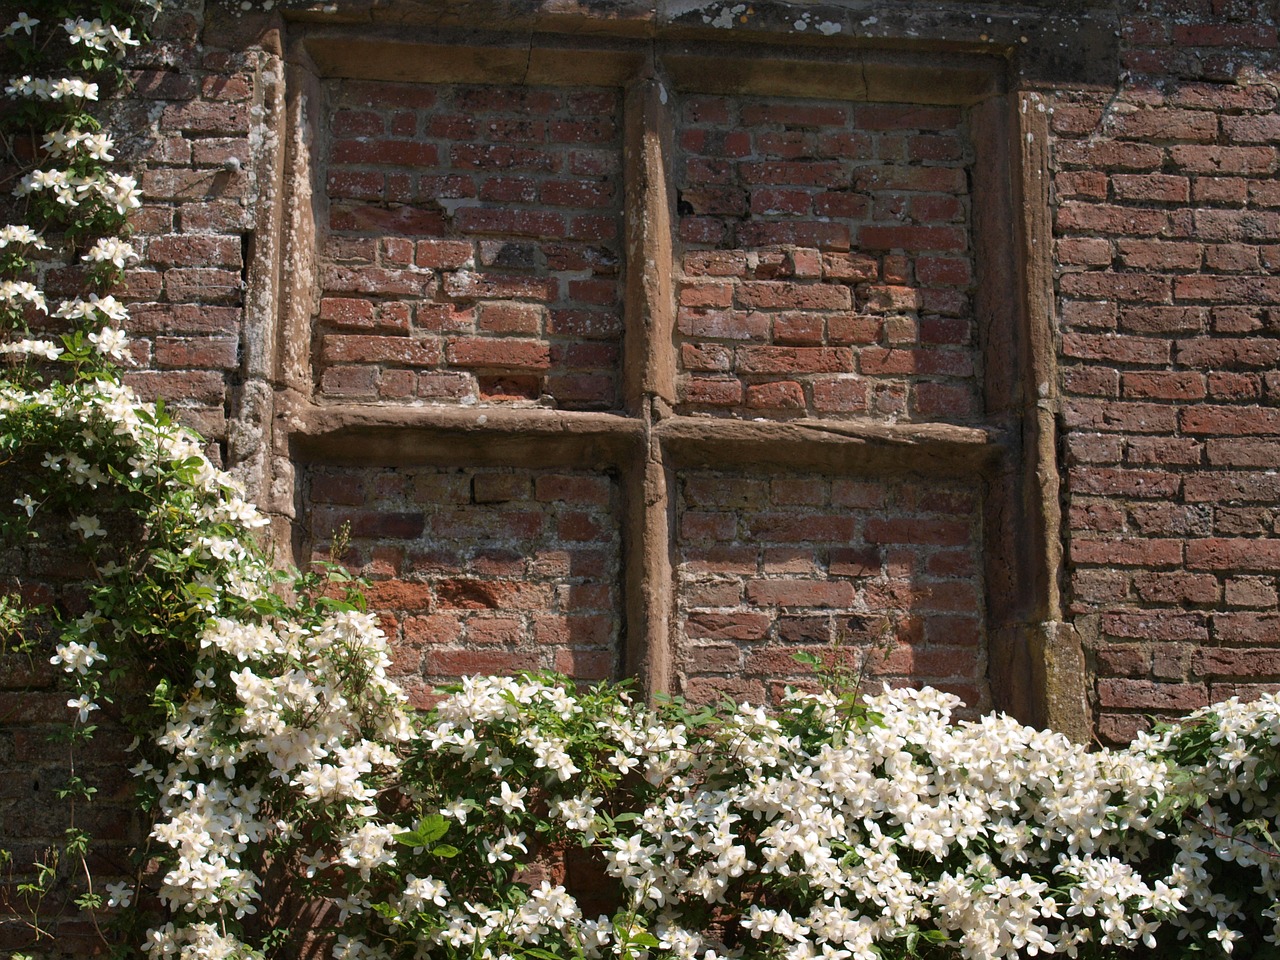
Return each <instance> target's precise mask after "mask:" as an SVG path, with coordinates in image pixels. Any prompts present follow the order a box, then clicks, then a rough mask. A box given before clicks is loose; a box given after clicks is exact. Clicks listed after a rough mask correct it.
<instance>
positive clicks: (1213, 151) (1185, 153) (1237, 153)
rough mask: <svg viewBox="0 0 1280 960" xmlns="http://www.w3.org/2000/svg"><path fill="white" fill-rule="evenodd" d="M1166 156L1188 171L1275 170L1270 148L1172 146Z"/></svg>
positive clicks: (1251, 173) (1274, 157)
mask: <svg viewBox="0 0 1280 960" xmlns="http://www.w3.org/2000/svg"><path fill="white" fill-rule="evenodd" d="M1169 156H1170V157H1171V158H1172V159H1173V162H1174V164H1176V165H1177V166H1179V167H1181V168H1182V169H1183V170H1186V171H1188V172H1189V173H1207V174H1215V175H1221V174H1246V175H1256V174H1260V173H1274V172H1275V169H1276V152H1275V149H1274V148H1273V147H1217V146H1191V145H1186V146H1174V147H1170V148H1169Z"/></svg>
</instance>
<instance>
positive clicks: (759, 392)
mask: <svg viewBox="0 0 1280 960" xmlns="http://www.w3.org/2000/svg"><path fill="white" fill-rule="evenodd" d="M302 32H303V33H304V35H305V31H302ZM574 44H575V45H573V47H572V49H566V50H563V51H559V52H557V51H556V50H555V49H554V44H550V45H549V46H548V48H547V49H542V48H539V49H538V50H537V51H535V53H534V54H531V55H529V56H527V57H524V58H523V59H521V58H516V57H515V56H514V54H510V56H509V57H508V60H504V59H503V57H504V55H505V54H503V52H502V51H503V49H505V48H501V47H496V48H495V49H494V50H487V51H485V53H484V55H483V56H480V57H478V58H477V57H476V56H474V50H470V52H469V53H468V55H466V56H464V55H462V54H460V53H458V51H456V50H455V51H454V52H453V53H452V54H451V53H449V52H448V50H446V49H445V48H437V50H443V51H444V52H442V53H439V55H438V56H435V57H432V58H426V59H424V60H423V61H422V64H423V65H421V66H418V67H415V68H414V70H416V73H415V72H414V70H409V69H407V68H406V69H397V70H394V71H387V75H388V77H390V76H394V79H381V78H380V76H379V73H380V68H379V67H378V66H377V64H376V61H377V58H376V57H375V58H373V59H372V60H367V59H361V58H360V56H359V55H358V53H359V49H360V45H359V44H358V43H356V44H351V45H347V44H344V43H338V42H335V41H333V40H332V39H331V38H330V39H326V38H324V37H319V38H312V39H311V40H310V41H309V46H308V49H309V51H310V53H311V54H312V56H313V58H314V60H315V63H316V64H317V66H318V71H319V75H318V76H317V77H315V78H314V79H313V80H312V81H311V85H310V87H309V88H308V89H309V90H310V94H309V96H310V97H311V98H313V99H314V101H315V104H316V106H317V107H318V108H310V107H308V106H307V104H306V103H305V102H301V103H300V104H298V105H296V110H297V114H296V116H297V117H298V118H299V124H300V125H301V126H302V127H303V129H306V127H305V123H309V124H310V125H311V126H310V129H309V132H307V133H305V134H302V135H299V137H298V140H299V144H298V146H297V149H298V150H303V149H304V147H305V149H306V150H307V151H309V153H308V158H309V160H310V163H311V165H312V173H313V175H312V190H314V192H315V195H316V197H317V198H319V199H318V201H313V202H308V203H306V204H303V203H301V202H297V203H295V204H294V207H293V212H294V213H295V215H296V218H297V220H296V222H299V223H302V224H304V229H303V231H302V233H303V235H307V233H308V231H313V232H314V238H315V239H314V242H313V243H311V244H310V253H309V254H306V255H305V256H302V257H301V258H300V259H299V260H298V262H297V264H295V265H293V266H294V267H295V268H296V273H297V274H298V277H299V278H301V277H303V276H310V277H313V278H314V283H312V284H310V285H308V284H306V283H304V282H303V281H302V280H301V279H298V280H297V281H296V285H295V288H294V292H293V295H292V299H291V300H290V303H289V305H288V307H287V310H286V313H287V315H288V317H289V318H290V319H289V320H288V321H287V323H288V324H291V326H289V327H287V328H286V337H285V338H284V339H285V340H286V341H288V342H306V343H310V345H311V348H310V354H309V356H306V355H301V354H298V353H296V352H295V353H294V354H292V355H288V356H286V359H285V369H284V376H285V379H286V380H287V381H289V382H290V383H292V384H293V385H294V388H295V389H296V392H297V394H298V397H299V399H298V400H297V410H298V414H297V416H296V417H295V420H294V423H295V424H297V427H296V429H294V430H293V432H292V434H291V437H290V441H291V444H292V449H291V455H292V456H293V457H294V459H295V460H299V461H301V462H302V463H303V465H304V471H303V476H302V482H301V483H299V484H298V485H297V489H298V491H299V499H300V506H301V508H302V514H301V523H300V525H299V533H300V542H301V545H302V549H303V551H304V552H308V551H309V552H320V553H323V552H324V551H325V550H326V549H328V545H329V542H330V538H331V536H332V533H333V531H334V530H335V529H337V528H338V527H340V526H341V525H342V524H343V523H348V524H350V527H351V531H352V539H351V543H350V553H349V555H348V557H347V559H348V560H349V561H351V562H353V563H355V564H356V565H357V566H359V567H360V568H361V569H362V570H363V571H364V572H365V573H366V574H368V575H369V576H371V577H372V578H373V579H374V581H375V584H374V589H373V592H372V600H373V604H374V606H375V607H376V608H377V609H378V610H379V611H380V612H381V613H382V614H383V616H384V618H385V621H386V623H387V624H388V628H389V630H390V632H391V633H392V635H393V637H394V639H395V641H396V644H397V650H398V653H397V669H398V670H399V671H400V674H401V676H402V677H403V678H406V680H407V681H408V683H409V685H410V686H411V687H412V688H414V689H415V690H417V691H419V692H420V693H421V694H422V695H423V696H425V691H426V689H427V688H428V686H429V685H430V683H432V682H435V681H439V680H442V679H446V678H447V677H449V676H451V675H456V674H458V673H463V672H472V671H505V670H515V669H523V668H539V667H557V668H560V669H564V670H566V671H568V672H570V673H573V674H575V675H578V676H584V677H601V676H616V675H620V674H639V675H640V677H641V679H642V681H643V683H644V685H645V686H646V687H647V688H649V689H653V690H658V689H665V690H673V691H676V692H681V693H684V694H686V695H688V696H691V697H694V698H696V699H699V700H704V699H708V698H714V697H716V696H718V695H719V694H725V693H727V694H731V695H733V696H735V697H747V698H751V699H761V698H769V697H776V696H777V695H778V694H779V692H780V690H781V686H782V684H784V683H786V682H794V681H803V680H804V679H805V673H804V671H803V669H801V668H800V667H799V666H798V665H797V664H796V662H795V661H794V659H793V654H795V653H796V652H798V651H801V650H812V651H818V650H821V649H823V648H825V647H828V646H830V645H831V644H833V643H839V644H842V645H844V647H845V648H846V649H848V650H849V651H851V652H852V653H853V654H854V655H862V654H865V655H866V656H867V657H868V658H869V659H868V660H867V671H868V674H869V675H870V676H871V677H873V678H875V679H880V678H885V679H890V680H893V681H894V682H898V683H925V682H927V683H931V684H935V685H937V686H941V687H943V688H946V689H951V690H954V691H955V692H957V693H959V694H960V695H961V696H962V697H964V698H965V699H966V700H967V701H968V702H969V703H970V704H971V705H972V706H973V707H974V708H975V709H987V708H989V707H991V706H992V705H997V706H1005V707H1010V706H1012V707H1014V708H1016V709H1019V710H1020V712H1021V713H1022V714H1023V715H1024V716H1025V717H1027V718H1028V719H1035V718H1036V717H1035V715H1034V711H1035V704H1036V702H1037V697H1038V696H1039V694H1038V693H1036V692H1035V689H1034V685H1035V684H1036V683H1037V682H1042V680H1043V677H1042V676H1040V675H1038V674H1037V671H1036V669H1035V656H1036V655H1035V652H1034V650H1033V649H1032V645H1031V644H1030V643H1029V641H1028V639H1027V625H1028V624H1033V625H1034V624H1035V623H1037V622H1039V621H1042V620H1044V619H1046V595H1045V584H1046V582H1047V578H1046V577H1045V576H1044V575H1043V573H1041V574H1040V575H1038V576H1037V577H1030V578H1029V579H1028V578H1025V577H1023V576H1022V573H1023V571H1025V570H1026V569H1027V567H1028V563H1027V561H1026V557H1025V555H1024V553H1022V552H1020V551H1021V550H1022V545H1023V544H1024V543H1025V542H1026V541H1027V540H1028V539H1032V540H1033V539H1034V537H1032V538H1028V537H1025V536H1022V535H1021V534H1022V533H1024V532H1025V528H1024V526H1021V525H1025V524H1026V523H1029V522H1032V521H1034V519H1035V518H1034V517H1032V518H1031V520H1028V516H1029V513H1033V512H1034V511H1028V509H1027V507H1026V502H1025V500H1026V498H1025V493H1026V487H1027V485H1028V484H1029V482H1030V480H1029V478H1030V477H1032V476H1034V474H1035V466H1036V463H1037V461H1036V460H1035V456H1037V455H1039V453H1038V452H1039V451H1042V445H1039V446H1038V445H1037V444H1038V443H1039V441H1038V440H1037V439H1036V422H1034V421H1032V422H1027V421H1025V418H1024V411H1025V409H1026V404H1027V397H1026V391H1027V387H1026V383H1027V382H1029V381H1030V379H1031V377H1030V375H1029V374H1028V373H1027V372H1025V371H1026V370H1028V369H1029V368H1028V361H1027V359H1026V356H1027V353H1028V349H1029V348H1028V346H1027V340H1028V339H1029V338H1028V337H1027V336H1026V333H1025V331H1024V330H1023V329H1022V327H1023V325H1024V319H1023V317H1022V314H1021V312H1020V311H1021V307H1020V306H1019V304H1021V302H1022V300H1023V288H1024V281H1023V279H1022V277H1021V275H1020V274H1019V273H1018V271H1017V270H1016V269H1011V267H1012V266H1013V264H1014V261H1015V253H1016V252H1017V250H1018V247H1017V239H1018V238H1017V237H1016V236H1014V235H1013V234H1012V233H1011V231H1010V230H1009V229H1008V223H1009V222H1010V220H1009V219H1008V216H1010V214H1009V211H1010V210H1012V209H1013V208H1014V204H1015V198H1016V197H1017V189H1016V185H1015V184H1014V179H1013V175H1012V174H1011V172H1010V171H1011V169H1012V167H1013V164H1014V160H1015V156H1016V154H1015V152H1014V151H1016V149H1017V148H1016V147H1015V146H1014V145H1015V144H1017V143H1018V142H1019V141H1020V139H1021V137H1022V135H1023V134H1022V132H1021V131H1020V130H1018V131H1017V132H1013V131H1014V128H1016V127H1017V124H1018V121H1017V119H1016V118H1017V116H1018V113H1019V111H1018V110H1017V108H1016V102H1015V101H1016V98H1011V97H1009V96H1008V95H1006V94H1005V93H1004V92H1003V89H1002V86H1001V83H1002V73H1001V70H1002V68H1001V66H1000V65H999V63H998V62H997V61H995V60H994V59H992V60H987V59H984V58H977V59H976V60H974V61H972V62H971V61H969V60H966V61H964V62H962V63H959V64H958V65H956V66H955V67H954V68H943V69H940V68H939V67H938V65H937V63H936V61H931V65H930V76H932V78H933V82H932V84H931V85H923V86H922V85H920V84H918V83H915V82H907V78H908V77H910V76H911V71H910V70H907V71H906V72H905V73H904V72H903V62H904V61H903V57H902V56H896V57H894V58H892V63H891V65H890V66H886V67H884V68H883V70H882V71H881V72H877V70H878V69H880V68H878V67H876V65H875V64H874V63H868V61H867V60H866V58H865V57H861V56H859V57H854V58H852V59H850V58H848V57H846V59H845V60H841V58H840V56H839V55H837V56H835V58H834V59H833V60H832V62H831V63H829V64H823V65H822V69H819V70H813V69H808V68H804V69H801V68H798V67H797V65H796V64H795V63H793V62H791V61H789V60H787V58H786V56H784V55H782V54H779V53H777V52H776V51H775V52H774V53H773V54H771V55H770V56H771V57H774V59H770V56H761V57H756V56H753V57H752V58H748V59H745V60H744V59H741V57H740V54H731V55H726V57H723V58H708V57H702V56H698V55H696V54H690V53H689V52H688V51H685V50H682V49H680V48H678V47H673V48H671V49H670V50H666V49H665V48H663V47H662V45H660V44H659V45H657V46H656V47H653V48H652V49H648V48H646V52H645V55H643V56H642V55H640V53H639V51H638V48H637V50H632V49H631V48H629V47H628V46H627V44H626V43H625V42H614V43H611V44H610V43H606V44H603V45H596V46H593V45H592V42H591V41H589V40H585V41H584V40H577V41H574ZM508 53H510V51H508ZM650 54H651V55H650ZM735 56H738V57H739V59H734V57H735ZM909 59H910V58H907V60H909ZM478 62H482V63H483V64H484V66H483V67H481V66H477V63H478ZM887 62H888V61H887ZM504 63H505V64H506V66H505V67H503V66H502V65H503V64H504ZM495 64H497V66H496V67H495V66H494V65H495ZM921 65H922V69H923V61H921ZM812 66H813V65H812V64H809V65H808V67H812ZM410 75H412V76H411V79H406V77H409V76H410ZM877 78H878V79H877ZM895 78H896V79H895ZM873 80H874V81H875V82H874V83H873V82H871V81H873ZM873 88H874V89H873ZM984 211H987V212H985V213H984ZM999 211H1004V213H1005V214H1006V218H1005V219H1003V220H1001V217H1000V213H999ZM286 353H287V351H286ZM1032 396H1033V395H1032ZM1033 399H1034V397H1033ZM1027 440H1029V441H1031V442H1030V443H1025V442H1024V441H1027ZM1032 566H1033V564H1032ZM1020 580H1021V582H1018V581H1020ZM1015 582H1016V583H1017V589H1016V590H1014V589H1010V587H1011V585H1012V584H1014V583H1015ZM1050 618H1051V617H1050ZM988 638H990V639H988ZM993 678H995V683H994V685H993Z"/></svg>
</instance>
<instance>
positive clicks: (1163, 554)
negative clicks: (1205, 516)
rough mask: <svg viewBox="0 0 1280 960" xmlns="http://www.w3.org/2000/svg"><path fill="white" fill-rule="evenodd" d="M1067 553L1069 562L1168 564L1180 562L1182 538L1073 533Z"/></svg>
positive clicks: (1130, 564)
mask: <svg viewBox="0 0 1280 960" xmlns="http://www.w3.org/2000/svg"><path fill="white" fill-rule="evenodd" d="M1070 554H1071V560H1072V562H1073V563H1094V564H1104V565H1113V564H1114V565H1116V566H1124V567H1134V566H1139V567H1140V566H1159V567H1169V566H1177V565H1179V564H1181V563H1182V541H1181V540H1096V539H1093V538H1090V537H1080V536H1076V537H1074V538H1073V539H1072V540H1071V544H1070Z"/></svg>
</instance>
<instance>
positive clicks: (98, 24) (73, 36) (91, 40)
mask: <svg viewBox="0 0 1280 960" xmlns="http://www.w3.org/2000/svg"><path fill="white" fill-rule="evenodd" d="M62 29H63V30H65V31H67V34H68V36H67V40H68V42H70V44H71V45H72V46H75V45H76V44H78V43H83V44H84V45H85V46H86V47H88V48H89V49H90V50H98V51H100V52H102V53H106V52H107V44H106V40H105V38H106V37H107V36H109V35H110V31H109V30H108V29H107V28H106V27H104V26H103V25H102V21H101V20H99V19H97V18H94V19H93V20H85V19H84V18H83V17H79V18H76V19H74V20H71V19H68V20H65V21H63V23H62Z"/></svg>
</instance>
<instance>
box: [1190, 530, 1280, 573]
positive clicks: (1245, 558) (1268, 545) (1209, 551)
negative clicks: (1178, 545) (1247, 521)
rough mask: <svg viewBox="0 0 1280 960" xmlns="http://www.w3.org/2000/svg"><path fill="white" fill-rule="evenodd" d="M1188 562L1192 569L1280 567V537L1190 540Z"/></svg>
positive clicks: (1269, 568) (1263, 569) (1272, 569)
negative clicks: (1272, 538)
mask: <svg viewBox="0 0 1280 960" xmlns="http://www.w3.org/2000/svg"><path fill="white" fill-rule="evenodd" d="M1187 566H1188V567H1190V568H1192V569H1193V570H1260V571H1274V570H1275V569H1277V567H1280V540H1251V539H1243V538H1235V539H1232V538H1221V537H1216V538H1207V539H1203V540H1188V541H1187Z"/></svg>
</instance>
